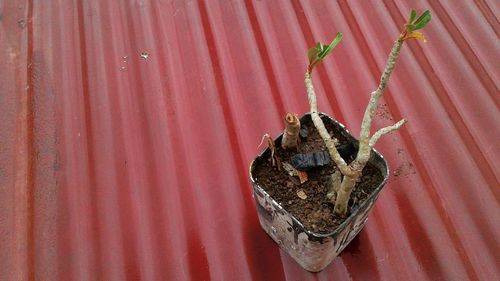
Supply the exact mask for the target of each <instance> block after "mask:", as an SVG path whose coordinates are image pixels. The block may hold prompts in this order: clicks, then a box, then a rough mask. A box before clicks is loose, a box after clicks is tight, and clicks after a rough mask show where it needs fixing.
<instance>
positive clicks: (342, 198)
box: [333, 175, 359, 216]
mask: <svg viewBox="0 0 500 281" xmlns="http://www.w3.org/2000/svg"><path fill="white" fill-rule="evenodd" d="M358 177H359V175H356V176H352V177H348V176H345V177H344V179H343V180H342V184H341V185H340V189H339V191H338V192H337V199H336V200H335V207H334V209H333V212H334V213H335V214H337V215H341V216H345V214H346V213H347V204H348V203H349V198H351V192H352V190H353V189H354V185H356V180H357V179H358Z"/></svg>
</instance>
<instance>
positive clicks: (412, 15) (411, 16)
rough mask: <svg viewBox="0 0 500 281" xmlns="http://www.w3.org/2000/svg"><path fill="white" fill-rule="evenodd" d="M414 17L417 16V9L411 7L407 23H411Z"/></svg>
mask: <svg viewBox="0 0 500 281" xmlns="http://www.w3.org/2000/svg"><path fill="white" fill-rule="evenodd" d="M415 17H417V11H415V9H411V12H410V20H409V21H408V24H411V23H412V22H413V20H414V19H415Z"/></svg>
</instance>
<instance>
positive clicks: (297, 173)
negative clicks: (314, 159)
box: [281, 162, 307, 184]
mask: <svg viewBox="0 0 500 281" xmlns="http://www.w3.org/2000/svg"><path fill="white" fill-rule="evenodd" d="M281 164H282V166H283V169H285V171H287V172H288V174H289V175H290V176H292V177H293V176H297V177H299V180H300V183H301V184H303V183H305V182H306V181H307V173H306V172H303V171H299V170H297V169H295V168H294V167H293V166H292V165H291V164H290V163H288V162H283V163H281Z"/></svg>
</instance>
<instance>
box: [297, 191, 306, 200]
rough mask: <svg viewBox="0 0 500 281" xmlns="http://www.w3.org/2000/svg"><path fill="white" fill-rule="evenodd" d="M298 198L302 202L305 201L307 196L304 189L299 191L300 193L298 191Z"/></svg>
mask: <svg viewBox="0 0 500 281" xmlns="http://www.w3.org/2000/svg"><path fill="white" fill-rule="evenodd" d="M297 196H298V197H299V198H300V199H302V200H305V199H306V198H307V194H306V193H305V192H304V190H303V189H299V191H297Z"/></svg>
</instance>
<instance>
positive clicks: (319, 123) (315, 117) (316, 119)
mask: <svg viewBox="0 0 500 281" xmlns="http://www.w3.org/2000/svg"><path fill="white" fill-rule="evenodd" d="M304 82H305V84H306V90H307V97H308V99H309V105H310V107H311V119H312V121H313V123H314V126H315V127H316V129H317V130H318V133H319V135H320V136H321V138H322V139H323V141H324V142H325V145H326V148H327V149H328V153H329V154H330V157H331V158H332V160H333V162H335V164H337V167H338V168H339V170H340V172H341V173H342V174H343V175H350V174H352V171H351V169H350V168H349V166H347V163H346V162H345V161H344V159H342V157H341V156H340V154H339V152H338V150H337V148H336V147H335V142H334V141H333V139H332V137H331V136H330V134H329V133H328V131H327V130H326V127H325V124H324V123H323V120H321V117H320V116H319V114H318V106H317V102H316V93H315V92H314V86H313V84H312V77H311V73H309V71H307V72H306V75H305V79H304Z"/></svg>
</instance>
